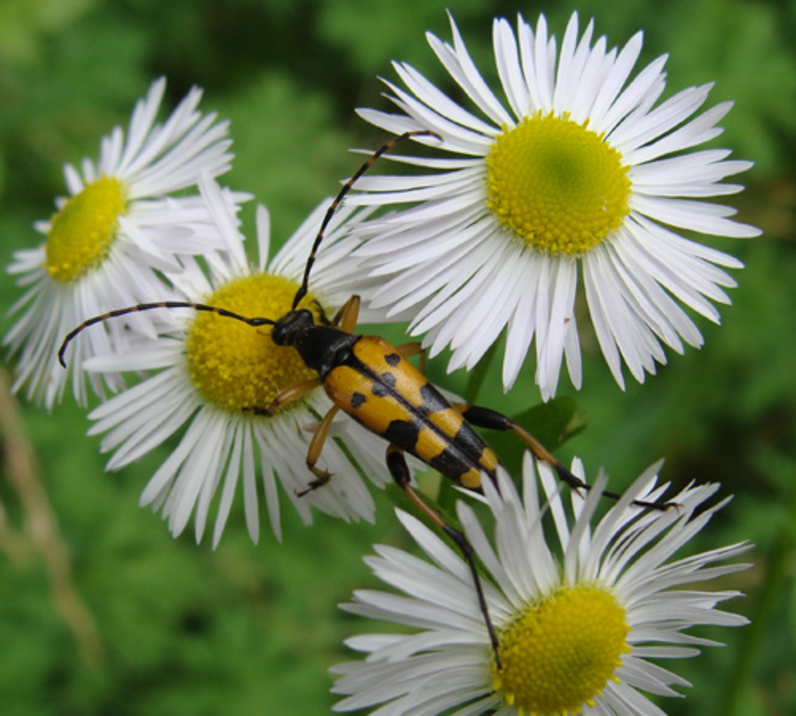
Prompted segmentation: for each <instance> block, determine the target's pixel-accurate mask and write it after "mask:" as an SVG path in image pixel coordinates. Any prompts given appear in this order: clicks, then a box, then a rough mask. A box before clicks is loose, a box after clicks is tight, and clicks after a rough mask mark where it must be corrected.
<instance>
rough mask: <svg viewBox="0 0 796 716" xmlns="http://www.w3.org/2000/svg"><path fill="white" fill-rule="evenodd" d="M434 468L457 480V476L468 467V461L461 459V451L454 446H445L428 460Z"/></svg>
mask: <svg viewBox="0 0 796 716" xmlns="http://www.w3.org/2000/svg"><path fill="white" fill-rule="evenodd" d="M428 464H429V465H431V467H433V468H434V469H435V470H439V471H440V472H441V473H442V474H443V475H445V477H449V478H450V479H452V480H456V481H457V482H458V480H459V477H460V476H461V475H463V474H464V473H465V472H467V471H468V470H469V469H470V467H471V466H470V465H469V464H468V462H467V461H466V460H465V459H463V456H462V453H461V452H460V451H459V450H458V449H456V448H454V449H451V448H450V447H446V448H445V449H444V450H443V451H442V452H441V453H440V454H439V455H437V456H436V457H433V458H431V460H429V462H428Z"/></svg>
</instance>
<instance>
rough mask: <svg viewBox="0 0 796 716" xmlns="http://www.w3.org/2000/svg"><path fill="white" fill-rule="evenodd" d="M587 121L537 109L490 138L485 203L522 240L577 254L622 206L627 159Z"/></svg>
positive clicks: (619, 217)
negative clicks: (583, 121)
mask: <svg viewBox="0 0 796 716" xmlns="http://www.w3.org/2000/svg"><path fill="white" fill-rule="evenodd" d="M587 124H588V122H586V123H584V124H577V123H576V122H573V121H571V120H570V119H569V118H568V115H566V114H564V115H563V116H560V117H557V116H555V115H554V114H553V113H550V114H545V115H543V114H542V113H541V112H537V113H536V114H534V115H533V117H526V118H525V119H524V120H523V121H522V122H521V123H520V124H519V125H517V126H516V127H515V128H514V129H510V130H509V129H506V128H504V131H503V133H502V134H500V135H498V137H497V138H496V139H495V143H494V144H493V146H492V148H491V149H490V151H489V154H488V155H487V157H486V165H487V207H488V208H489V209H490V210H491V211H492V212H493V213H494V214H495V215H496V216H497V218H498V220H499V221H500V223H501V224H502V225H503V226H504V227H506V228H507V229H508V230H509V231H510V232H511V233H512V234H513V235H514V236H516V237H517V238H518V239H519V240H520V241H522V242H523V243H524V244H525V245H527V246H533V247H536V248H537V249H540V250H542V251H545V252H547V253H549V254H553V255H555V254H567V255H571V256H579V255H581V254H584V253H586V252H587V251H589V249H592V248H593V247H595V246H596V245H597V244H599V243H600V242H601V241H602V240H603V239H604V238H605V237H606V236H607V235H608V233H609V232H610V231H612V230H614V229H616V228H618V227H619V226H620V225H621V224H622V221H623V219H624V218H625V217H626V216H627V214H628V212H629V211H630V209H629V205H628V199H629V197H630V179H629V177H628V175H627V172H628V167H626V166H624V165H623V164H622V157H621V155H620V154H619V152H618V151H617V150H616V149H614V148H613V147H611V145H610V144H608V143H607V142H604V141H603V139H602V137H601V136H600V135H598V134H597V133H595V132H592V131H591V130H589V129H587V128H586V125H587Z"/></svg>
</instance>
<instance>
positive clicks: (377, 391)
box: [370, 382, 390, 398]
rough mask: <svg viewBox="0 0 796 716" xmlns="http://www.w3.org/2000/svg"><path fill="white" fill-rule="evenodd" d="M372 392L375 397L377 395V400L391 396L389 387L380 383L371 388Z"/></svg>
mask: <svg viewBox="0 0 796 716" xmlns="http://www.w3.org/2000/svg"><path fill="white" fill-rule="evenodd" d="M370 392H371V393H373V395H375V396H376V397H377V398H383V397H384V396H385V395H389V394H390V391H389V389H388V388H387V386H386V385H383V384H382V383H379V382H375V383H373V385H372V386H371V387H370Z"/></svg>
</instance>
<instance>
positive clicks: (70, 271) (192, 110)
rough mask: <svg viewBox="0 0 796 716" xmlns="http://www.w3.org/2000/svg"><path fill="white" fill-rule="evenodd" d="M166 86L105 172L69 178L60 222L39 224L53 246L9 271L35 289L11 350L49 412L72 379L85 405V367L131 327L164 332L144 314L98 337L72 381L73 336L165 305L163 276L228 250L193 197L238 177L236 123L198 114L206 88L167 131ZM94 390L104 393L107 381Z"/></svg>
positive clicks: (95, 169) (141, 110) (111, 381)
mask: <svg viewBox="0 0 796 716" xmlns="http://www.w3.org/2000/svg"><path fill="white" fill-rule="evenodd" d="M165 87H166V82H165V80H164V79H159V80H157V81H156V82H154V83H153V85H152V87H151V88H150V90H149V93H148V94H147V96H146V98H145V99H143V100H141V101H139V102H138V104H137V105H136V107H135V110H134V111H133V114H132V118H131V119H130V126H129V129H128V131H127V136H126V137H125V134H124V132H123V131H122V129H121V128H120V127H116V128H115V129H114V130H113V131H112V132H111V133H110V134H109V135H108V136H106V137H105V138H104V139H103V140H102V142H101V146H100V155H99V159H98V160H97V162H96V163H95V162H93V161H91V160H89V159H85V160H84V161H83V163H82V164H81V167H80V169H79V170H78V169H77V168H75V167H73V166H71V165H67V166H66V167H65V176H66V184H67V189H68V191H69V196H68V197H67V198H60V199H58V200H57V201H56V205H57V208H58V210H57V212H56V213H55V214H54V215H53V217H52V218H51V219H50V220H49V221H42V222H38V223H37V224H36V228H37V229H38V230H39V231H40V232H41V233H43V234H45V236H46V240H45V241H44V243H43V244H42V245H41V246H39V247H38V248H35V249H24V250H20V251H17V252H16V253H15V254H14V260H13V262H12V263H11V265H10V266H8V268H7V271H8V272H9V273H11V274H16V275H18V276H19V278H18V285H19V286H22V287H24V288H26V289H27V290H26V292H25V294H24V295H23V296H22V297H21V298H20V299H19V300H18V301H17V303H16V304H15V305H14V307H13V308H12V313H14V312H18V313H20V314H21V315H20V317H19V320H18V321H17V323H16V324H15V325H14V326H13V327H12V328H11V330H10V331H9V332H8V334H7V335H6V336H5V338H4V340H3V343H4V344H6V345H10V347H11V351H10V353H11V355H14V354H16V353H18V354H19V355H18V357H17V360H16V380H15V382H14V385H13V389H14V391H18V390H21V389H22V388H23V387H25V386H27V388H26V391H25V392H26V396H27V398H28V399H30V400H34V401H36V402H42V403H44V404H45V405H46V406H47V408H51V407H52V406H53V404H54V403H56V402H57V401H59V400H60V399H61V397H62V395H63V392H64V388H65V386H66V383H67V382H68V380H69V379H70V377H71V378H72V382H73V391H74V395H75V398H76V399H77V401H78V402H79V403H80V404H85V402H86V386H85V381H84V379H83V377H82V375H79V371H80V365H81V364H82V362H83V360H84V359H85V358H87V357H90V356H92V355H98V354H102V353H104V352H106V351H107V350H109V348H110V347H111V346H112V345H113V344H114V342H115V341H116V340H119V339H122V340H123V338H122V336H123V335H124V333H123V332H122V329H123V327H124V325H125V324H126V325H128V326H130V327H133V328H135V329H136V330H139V331H144V332H147V333H148V334H150V335H152V334H153V333H154V331H153V328H152V318H151V317H149V316H143V315H136V316H131V317H130V320H129V321H126V322H121V323H117V324H115V325H107V326H105V327H103V328H99V329H98V330H95V331H92V332H91V335H90V337H89V338H88V340H86V341H81V342H80V346H79V347H78V349H77V352H76V353H75V354H74V356H73V358H72V360H71V364H70V367H69V370H68V371H67V370H64V369H63V368H62V367H61V366H60V365H58V364H57V362H56V352H57V349H58V346H59V344H60V342H61V340H62V339H63V338H64V336H65V335H66V333H67V332H68V331H70V330H71V329H72V328H74V327H75V326H76V325H77V324H78V323H80V322H81V321H83V320H84V319H85V318H88V317H89V316H91V315H95V314H98V313H102V312H104V311H107V310H110V309H112V308H118V307H121V306H128V305H130V304H133V303H139V302H141V301H144V300H147V299H148V298H151V297H152V296H153V295H154V296H157V295H159V294H160V293H161V292H162V291H163V288H162V286H163V282H162V279H161V278H160V277H159V275H158V272H178V271H180V270H181V264H180V259H181V257H182V256H184V255H199V254H205V255H208V256H209V257H212V256H213V253H214V252H219V251H223V250H224V249H225V247H224V246H223V244H222V243H220V237H219V234H218V231H217V230H215V227H213V226H211V225H210V221H209V213H208V211H207V209H206V207H205V206H204V203H203V201H202V200H201V198H200V197H199V195H198V194H197V193H196V192H193V193H190V192H188V193H186V192H185V190H188V189H190V188H191V187H192V186H194V185H195V184H196V183H197V181H198V179H199V176H200V174H203V173H204V174H207V175H209V176H218V175H219V174H222V173H224V172H226V171H227V170H228V169H229V167H230V161H231V159H232V155H231V154H230V153H229V152H228V149H229V146H230V144H231V141H230V140H229V139H228V137H227V125H228V123H227V122H217V121H216V116H215V114H207V115H203V114H202V113H201V112H199V111H198V110H197V106H198V104H199V100H200V99H201V96H202V92H201V90H200V89H198V88H193V89H192V90H191V91H190V92H189V93H188V94H187V95H186V97H185V98H184V99H183V100H182V101H181V102H180V104H179V105H178V107H177V108H176V109H175V110H174V112H172V114H171V116H170V117H169V118H168V119H167V120H166V121H165V122H164V123H162V124H159V123H155V118H156V115H157V113H158V109H159V107H160V104H161V100H162V98H163V93H164V90H165ZM175 192H180V194H179V196H173V194H174V193H175ZM244 198H245V197H244V196H243V195H231V199H230V200H232V201H238V200H242V199H244ZM104 381H105V383H106V385H107V387H110V388H111V389H112V390H117V389H118V388H120V387H121V381H120V377H119V376H118V375H111V374H109V375H106V376H104ZM90 383H91V387H92V389H93V390H94V391H95V392H96V393H97V394H100V395H101V394H102V393H103V383H102V381H101V380H100V379H99V376H96V375H94V376H92V377H91V379H90Z"/></svg>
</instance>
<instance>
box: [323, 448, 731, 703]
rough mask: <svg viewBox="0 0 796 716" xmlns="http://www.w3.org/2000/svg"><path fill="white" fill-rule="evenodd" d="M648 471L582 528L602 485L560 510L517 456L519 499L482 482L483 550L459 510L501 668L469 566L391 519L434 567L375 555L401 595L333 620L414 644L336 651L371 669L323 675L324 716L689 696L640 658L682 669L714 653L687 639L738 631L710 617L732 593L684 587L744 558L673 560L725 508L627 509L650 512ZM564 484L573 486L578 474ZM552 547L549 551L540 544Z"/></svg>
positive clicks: (547, 483) (346, 667) (695, 504)
mask: <svg viewBox="0 0 796 716" xmlns="http://www.w3.org/2000/svg"><path fill="white" fill-rule="evenodd" d="M659 467H660V463H659V464H657V465H653V466H652V467H651V468H649V469H648V470H647V471H646V472H645V473H644V474H642V475H641V476H640V477H639V479H638V480H637V481H636V482H635V483H634V484H633V486H632V487H631V488H630V489H629V490H628V492H627V493H626V494H625V495H624V496H623V497H622V498H621V499H620V500H619V501H618V502H617V503H616V504H615V505H614V506H613V507H612V508H611V509H610V510H609V511H608V512H607V513H606V514H605V516H604V517H603V518H602V519H600V520H599V521H598V522H597V524H596V526H595V527H594V528H592V519H593V517H594V513H595V510H596V508H597V506H598V503H599V502H600V495H601V492H602V490H603V489H604V487H605V483H606V479H605V477H604V476H600V477H599V478H598V479H597V481H596V483H595V485H594V489H593V490H591V492H589V494H588V496H587V497H586V499H585V500H584V499H583V498H581V497H580V496H579V495H576V494H572V496H571V512H568V510H567V507H566V505H565V502H564V500H563V498H562V497H561V495H560V493H559V487H558V485H557V483H556V480H555V477H554V476H553V474H552V471H551V470H550V468H549V467H548V466H546V465H539V466H538V471H539V472H538V481H537V474H536V471H535V469H534V464H533V462H532V460H531V459H530V457H529V456H528V455H526V459H525V463H524V468H523V495H522V498H520V496H519V495H518V494H517V491H516V488H515V487H514V485H513V483H512V481H511V480H510V479H509V478H508V476H507V475H506V474H505V473H501V474H500V475H499V478H498V486H499V489H500V492H498V490H497V489H496V488H495V486H494V485H493V484H492V483H491V482H489V481H487V482H486V483H485V485H484V493H485V498H484V501H485V502H486V503H487V505H488V506H489V509H490V511H491V513H492V516H493V517H494V522H495V528H494V530H495V531H494V535H495V537H494V542H490V540H489V539H488V538H487V537H486V534H485V532H484V529H483V528H482V526H481V524H480V523H479V521H478V520H477V519H476V517H475V515H474V512H473V510H472V509H471V508H470V507H469V506H467V505H464V504H463V503H461V502H460V503H459V508H458V514H459V518H460V519H461V523H462V526H463V528H464V531H465V533H466V534H467V536H468V538H469V539H470V541H471V543H472V545H473V547H474V548H475V552H476V554H477V557H478V559H479V560H480V562H481V563H482V564H483V566H484V568H485V569H486V571H487V572H488V573H489V575H490V577H491V579H492V580H493V581H492V582H487V581H485V582H484V585H483V586H484V591H485V595H486V599H487V603H488V606H489V612H490V615H491V618H492V620H493V623H494V626H495V629H496V631H497V635H498V641H499V655H500V668H497V666H496V661H495V657H494V652H493V649H492V646H491V644H490V641H489V636H488V634H487V630H486V626H485V624H484V619H483V616H482V614H481V612H480V611H479V608H478V603H477V599H476V595H475V591H474V588H473V584H472V580H471V576H470V572H469V570H468V568H467V566H466V564H465V563H464V562H463V561H462V560H461V558H460V557H459V556H458V554H457V553H455V552H454V551H453V550H452V549H451V548H450V547H448V546H447V545H446V544H445V543H444V542H443V541H442V540H441V539H440V538H439V537H438V536H437V534H436V533H434V532H432V531H430V530H429V529H428V528H426V527H425V526H423V525H422V524H421V523H420V522H419V521H418V520H416V519H415V518H413V517H411V516H410V515H407V514H404V513H399V517H400V519H401V522H402V523H403V524H404V526H405V527H406V529H407V530H408V531H409V533H410V534H411V536H412V538H413V539H414V540H415V541H416V542H417V543H418V545H419V546H420V548H421V549H422V550H423V552H425V554H426V555H427V556H428V557H429V558H430V559H431V562H432V563H433V564H432V563H429V562H428V561H426V560H424V559H420V558H417V557H414V556H411V555H409V554H407V553H405V552H402V551H401V550H398V549H395V548H391V547H385V546H380V547H377V553H378V556H377V557H371V558H369V559H368V560H367V561H368V564H369V565H370V567H371V568H372V569H373V571H374V573H375V574H376V575H377V576H378V577H379V578H380V579H382V580H383V581H384V582H386V583H387V584H389V585H390V586H392V587H394V588H396V589H399V590H401V591H402V592H403V593H404V594H405V595H406V596H399V595H397V594H394V593H387V592H381V591H360V592H356V593H355V594H354V602H353V603H351V604H346V605H344V607H343V608H344V609H346V610H347V611H350V612H352V613H354V614H357V615H360V616H364V617H368V618H371V619H380V620H385V621H392V622H395V623H398V624H401V625H404V626H408V627H410V628H411V629H415V630H419V631H415V632H414V633H405V632H404V633H400V634H397V633H396V634H368V635H363V636H359V637H355V638H353V639H351V640H350V641H349V642H348V645H349V646H350V647H351V648H353V649H356V650H357V651H361V652H364V653H366V654H367V655H368V656H367V659H366V660H365V661H362V662H349V663H345V664H341V665H338V666H336V667H334V669H333V671H334V672H336V673H337V674H339V675H340V678H339V680H338V681H337V682H336V684H335V686H334V689H333V690H334V692H335V693H338V694H345V695H347V698H345V699H343V700H342V701H340V702H339V703H338V704H337V706H336V710H338V711H350V710H355V709H361V708H371V707H375V706H377V705H379V704H384V705H383V706H382V707H381V708H378V709H376V710H375V711H374V712H373V713H378V714H388V713H389V714H394V715H396V716H397V714H412V715H413V716H421V715H425V716H431V715H432V714H439V713H452V714H454V713H455V714H457V715H458V716H464V715H465V714H467V715H469V716H474V715H475V714H483V713H494V714H499V715H500V716H509V715H510V714H515V715H519V716H522V715H531V714H534V715H536V716H543V715H547V716H563V715H564V714H584V716H585V715H588V714H600V715H601V716H607V715H608V714H623V715H626V716H630V715H631V714H663V711H661V710H660V709H659V708H658V707H656V706H655V705H654V704H653V703H652V702H651V701H649V700H648V699H647V698H646V696H644V695H643V694H642V693H641V692H642V691H645V692H648V693H650V694H655V695H658V696H677V695H678V694H677V692H676V691H675V690H674V689H673V688H672V687H673V686H687V685H688V683H687V682H686V681H685V680H683V679H682V678H680V677H678V676H676V675H675V674H674V673H672V672H671V671H669V670H668V669H665V668H663V667H662V666H660V665H658V664H655V663H653V662H652V661H651V659H675V658H685V657H691V656H695V655H696V654H698V653H699V651H698V649H697V648H696V647H700V646H708V645H713V644H714V642H711V641H708V640H706V639H703V638H699V637H697V636H693V635H691V634H689V633H687V630H688V629H690V628H691V627H692V626H694V625H698V624H714V625H715V624H718V625H722V626H739V625H741V624H744V623H746V620H745V619H744V618H743V617H741V616H738V615H736V614H730V613H727V612H723V611H720V610H718V609H716V608H715V607H716V605H717V604H719V603H721V602H723V601H725V600H727V599H730V598H732V597H735V596H739V595H738V593H737V592H733V591H722V592H707V591H696V590H694V589H693V588H692V587H690V586H686V585H690V584H692V583H696V582H703V581H706V580H709V579H715V578H717V577H721V576H723V575H727V574H731V573H732V572H736V571H738V570H740V569H743V568H744V567H745V566H746V565H741V564H731V565H714V563H715V562H719V561H723V560H726V559H728V558H731V557H734V556H736V555H738V554H739V553H741V552H742V551H744V549H746V545H743V544H736V545H732V546H729V547H724V548H721V549H716V550H711V551H709V552H703V553H701V554H697V555H695V556H690V557H680V558H678V559H672V558H673V556H674V555H675V553H676V552H677V551H678V550H679V549H680V548H682V547H683V546H684V545H685V544H686V543H687V542H688V540H690V539H691V538H692V537H693V536H694V535H696V534H697V533H698V532H699V531H700V530H702V528H703V527H705V525H706V524H707V523H708V522H709V520H710V519H711V517H712V515H713V513H714V512H716V510H718V509H719V508H720V507H721V506H722V505H723V504H725V503H726V502H727V500H725V501H724V502H722V503H721V504H718V505H716V506H713V507H709V508H707V509H704V510H702V511H701V512H699V511H698V509H699V508H700V506H701V505H702V504H703V503H704V502H705V501H706V500H708V499H709V498H710V497H711V496H712V495H713V494H714V493H715V492H716V490H717V488H718V485H699V486H693V485H692V486H689V487H687V488H686V489H685V490H683V491H682V492H681V493H680V494H679V495H677V496H676V497H674V498H673V500H674V501H675V502H676V503H678V507H677V508H672V509H670V510H668V511H666V512H658V511H648V510H643V509H641V508H638V507H633V506H631V502H632V500H633V499H634V498H643V499H660V497H661V495H662V494H663V492H664V491H665V489H666V486H663V487H660V488H657V489H656V488H655V482H656V480H657V472H658V468H659ZM573 472H575V473H576V474H578V475H580V476H582V473H583V470H582V465H581V464H580V463H579V462H578V461H575V464H574V465H573ZM539 484H541V485H542V487H543V490H544V495H545V496H546V499H547V505H546V507H544V508H543V507H542V505H541V503H540V499H539V491H538V485H539ZM548 522H550V523H552V524H549V525H548V524H547V523H548ZM548 527H549V528H550V529H548ZM545 535H549V536H548V539H547V540H546V538H545ZM554 541H555V542H557V544H556V545H555V548H553V547H551V546H548V544H550V545H553V543H554ZM493 545H494V546H493Z"/></svg>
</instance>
